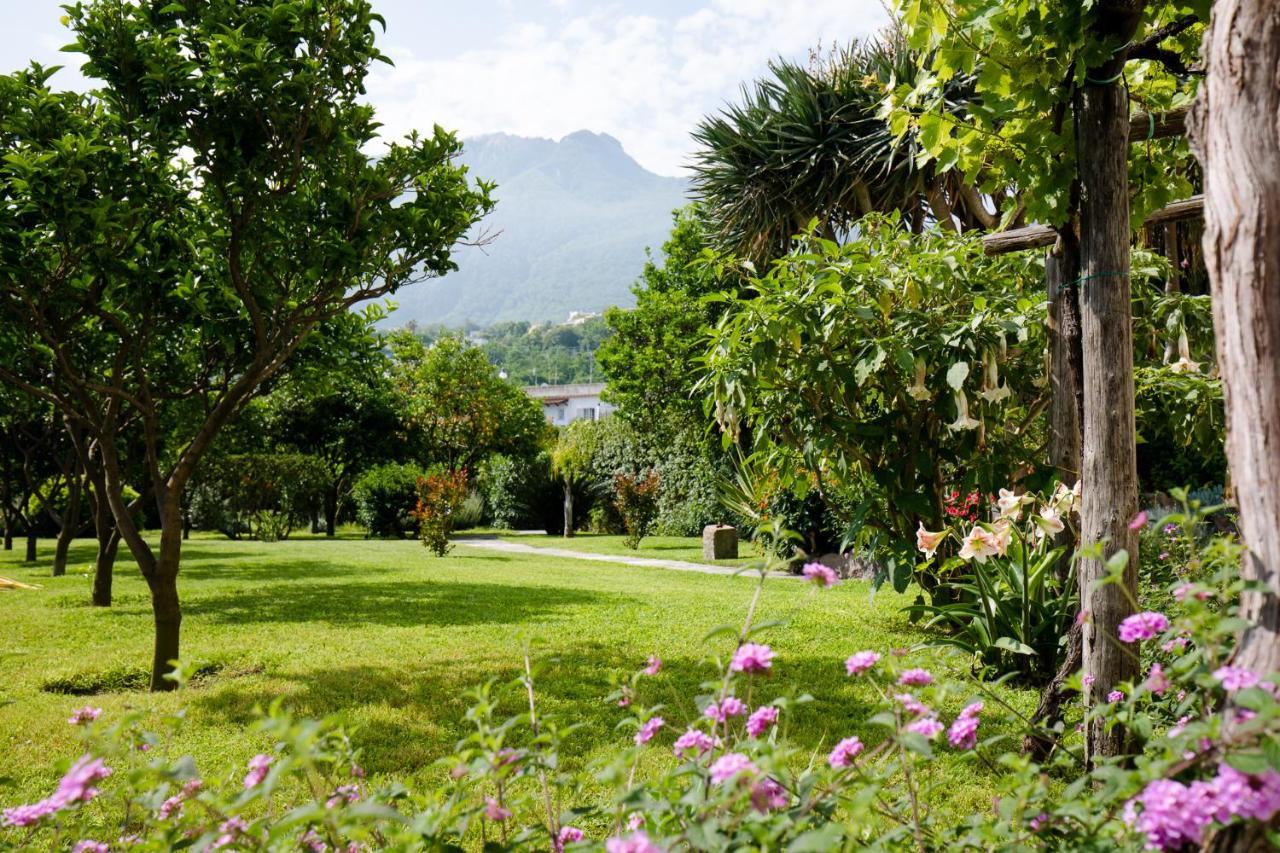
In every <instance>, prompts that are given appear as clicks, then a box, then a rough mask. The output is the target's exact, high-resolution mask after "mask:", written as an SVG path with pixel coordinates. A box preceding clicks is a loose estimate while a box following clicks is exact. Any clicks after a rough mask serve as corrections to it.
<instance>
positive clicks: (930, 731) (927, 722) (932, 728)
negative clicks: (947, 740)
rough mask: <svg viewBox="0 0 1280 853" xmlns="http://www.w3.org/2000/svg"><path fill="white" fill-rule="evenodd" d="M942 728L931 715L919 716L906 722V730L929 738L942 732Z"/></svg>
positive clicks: (931, 738)
mask: <svg viewBox="0 0 1280 853" xmlns="http://www.w3.org/2000/svg"><path fill="white" fill-rule="evenodd" d="M942 729H943V725H942V723H940V722H938V721H937V720H935V719H934V718H933V717H921V718H920V719H918V720H915V721H914V722H911V723H908V724H907V731H909V732H913V733H915V734H918V735H924V736H925V737H926V738H928V739H929V740H933V739H934V738H936V737H937V736H938V735H939V734H940V733H941V732H942Z"/></svg>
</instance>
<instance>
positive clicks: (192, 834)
mask: <svg viewBox="0 0 1280 853" xmlns="http://www.w3.org/2000/svg"><path fill="white" fill-rule="evenodd" d="M1175 523H1181V522H1175ZM1198 553H1199V560H1198V562H1197V566H1196V569H1195V570H1194V571H1189V572H1188V573H1187V574H1186V576H1185V577H1184V578H1183V579H1181V580H1180V581H1179V582H1178V583H1179V585H1178V586H1177V587H1176V588H1174V589H1170V590H1168V591H1167V592H1168V595H1169V600H1170V602H1171V606H1170V607H1168V608H1167V609H1165V610H1161V611H1156V610H1148V611H1144V612H1141V613H1139V614H1138V615H1137V616H1135V617H1134V619H1133V620H1132V621H1131V622H1130V623H1129V627H1128V628H1127V629H1126V643H1125V648H1126V649H1127V650H1128V651H1129V652H1131V653H1132V654H1135V655H1138V656H1139V657H1140V658H1141V659H1142V661H1143V663H1144V675H1143V677H1142V679H1141V680H1140V681H1138V682H1136V683H1132V684H1121V685H1119V686H1118V687H1117V689H1116V691H1115V694H1116V695H1113V696H1112V697H1108V698H1109V701H1107V702H1097V703H1094V704H1093V705H1091V706H1089V707H1087V708H1077V709H1075V710H1074V711H1073V712H1071V714H1070V715H1069V723H1068V726H1067V727H1066V729H1065V731H1063V732H1062V733H1061V736H1060V737H1059V738H1058V740H1057V742H1056V743H1055V745H1054V748H1053V749H1052V750H1050V751H1049V753H1048V757H1047V758H1046V759H1045V761H1044V763H1036V762H1033V761H1032V760H1030V759H1028V758H1027V757H1025V756H1021V755H1018V754H1017V753H1016V752H1013V751H1011V750H1010V748H1009V746H1008V745H1009V744H1011V743H1016V741H1014V740H1011V739H1009V738H1008V733H1009V732H1010V730H1011V729H1012V730H1015V731H1016V730H1018V729H1019V728H1020V718H1019V716H1018V714H1017V713H1016V712H1015V711H1014V710H1013V709H1011V708H1009V707H1008V706H1006V705H1005V704H1004V702H1003V701H1002V699H1001V696H1000V694H998V693H996V692H993V691H992V690H991V689H990V686H989V685H988V684H987V683H986V682H984V681H981V680H975V679H973V678H972V677H970V676H968V675H967V670H968V667H966V666H964V665H962V664H963V661H957V663H958V664H961V665H957V666H954V667H953V666H951V665H950V664H949V663H947V661H946V660H943V659H939V658H937V657H936V656H935V658H933V659H931V660H929V661H918V660H913V659H912V658H911V657H910V656H909V655H908V654H907V653H905V652H902V651H894V650H890V649H884V650H875V649H850V650H848V657H847V659H846V660H844V661H841V660H840V659H838V658H837V657H834V656H833V658H832V660H831V661H830V665H831V666H832V667H833V668H835V667H840V666H841V665H842V664H843V667H844V672H845V673H846V674H847V677H848V678H850V679H853V680H856V681H857V682H859V683H861V684H864V685H866V686H867V687H868V688H869V689H870V690H871V691H872V692H873V693H874V695H875V696H876V697H877V699H876V700H875V703H874V707H872V708H868V709H867V712H868V713H867V715H866V716H865V718H864V719H865V721H864V722H862V723H859V724H857V725H848V724H844V725H841V726H840V727H838V728H836V729H835V730H833V731H831V732H829V733H828V739H827V742H826V745H825V746H823V747H822V748H821V749H820V750H819V751H818V752H817V753H814V752H813V751H812V750H809V749H801V748H800V747H799V746H797V744H796V743H795V741H793V739H792V738H791V737H790V736H789V735H790V732H789V729H790V726H791V725H792V720H793V716H794V711H795V709H796V707H797V706H798V705H800V704H802V703H805V702H807V701H809V700H810V697H809V696H807V695H803V694H800V695H797V693H796V692H794V691H789V690H780V689H777V688H775V687H774V683H775V679H776V678H777V677H778V673H780V672H786V671H787V669H788V666H789V661H788V660H787V658H786V656H785V655H781V654H777V653H776V652H775V650H774V649H773V647H772V645H771V644H770V642H769V639H770V636H769V633H770V632H774V631H777V630H779V628H778V627H777V626H771V625H756V624H754V622H753V614H754V613H755V612H756V610H757V605H758V602H759V600H760V597H761V595H762V594H763V592H764V588H765V577H764V575H763V574H762V576H761V579H760V584H759V585H758V586H757V587H756V590H755V595H754V597H753V600H752V601H751V603H750V605H749V607H748V611H747V617H746V618H745V620H744V622H743V624H742V625H741V627H740V628H737V629H734V628H728V629H719V630H717V631H716V632H713V633H712V634H711V635H709V636H708V640H707V643H708V652H709V653H710V661H709V662H708V664H707V665H706V670H705V672H706V679H705V680H704V681H703V683H702V688H701V690H700V691H699V694H698V695H695V696H687V695H686V696H681V695H675V696H671V695H670V693H669V691H668V690H667V689H666V688H668V687H669V685H668V684H665V683H663V680H664V672H665V669H664V664H663V662H662V660H661V659H660V658H658V657H657V656H656V655H655V656H652V657H650V658H649V659H648V660H647V661H644V662H641V661H637V667H636V669H635V671H634V672H632V673H631V674H630V675H629V676H627V677H626V678H625V679H623V680H622V681H621V682H619V684H618V685H617V689H616V690H615V691H614V692H613V693H612V695H610V696H608V697H606V701H609V702H612V703H614V704H615V705H616V707H617V709H618V711H617V713H618V715H619V729H620V730H621V733H620V737H619V740H618V746H617V749H616V751H615V752H614V754H613V755H612V756H611V757H610V758H609V759H608V760H606V761H605V762H604V763H602V764H601V765H600V766H597V767H595V768H593V769H592V770H591V771H582V772H572V773H571V772H567V771H565V770H564V769H563V764H562V762H561V756H562V754H564V751H565V750H566V748H568V747H571V745H572V738H573V726H572V724H566V723H565V722H563V721H561V720H559V719H556V718H555V717H552V716H548V715H546V714H544V713H543V711H542V709H541V707H540V705H539V702H538V694H537V690H536V684H537V667H536V666H535V665H534V663H533V662H532V661H531V660H530V659H529V658H528V657H527V656H526V660H525V668H524V673H523V674H522V675H521V676H520V677H519V678H517V679H515V680H513V681H511V682H509V683H501V682H497V681H492V682H489V683H488V684H485V685H483V686H482V687H480V688H478V689H476V690H475V691H474V692H473V693H472V703H473V704H472V707H471V710H470V711H469V712H468V715H467V719H468V721H469V722H470V724H471V726H472V731H471V732H470V733H469V734H468V735H466V737H464V738H463V739H462V740H461V741H460V742H459V743H458V744H457V747H456V749H455V751H454V753H453V754H452V755H451V756H449V757H448V758H446V759H445V760H444V761H443V762H442V765H441V768H440V769H441V770H442V776H444V777H447V778H446V781H444V782H443V783H442V784H441V785H440V786H439V787H438V788H436V789H434V790H426V791H422V792H418V793H413V792H410V791H408V790H406V789H405V788H404V787H403V786H402V785H400V784H398V783H395V782H394V781H388V782H380V783H376V784H375V783H372V782H370V781H369V780H368V779H366V777H365V773H364V771H363V770H362V769H361V764H360V753H359V750H358V748H357V747H356V746H355V745H354V744H353V743H352V740H351V738H349V737H348V735H347V733H346V732H345V731H343V729H342V728H341V727H338V726H335V725H333V724H331V723H316V722H310V721H302V720H294V719H293V718H292V717H290V716H289V715H288V714H287V713H285V712H284V711H283V710H282V709H281V708H280V707H279V705H277V706H274V707H273V708H272V709H271V711H270V712H269V713H268V714H267V715H266V716H264V717H263V719H262V720H261V721H260V723H259V726H260V728H261V730H262V731H263V732H264V733H265V734H266V735H267V736H268V737H269V738H270V740H271V741H272V743H273V747H272V748H271V749H269V750H266V751H264V752H262V753H261V754H258V755H254V756H251V757H250V756H246V757H245V758H244V759H243V763H242V764H241V765H240V766H239V767H238V768H235V769H233V771H232V772H231V773H226V772H215V774H214V775H213V776H210V775H204V776H202V775H201V774H200V772H199V770H198V768H197V767H196V766H195V763H194V762H193V761H192V760H191V759H190V758H185V757H182V756H179V755H173V754H169V752H168V747H167V744H168V743H170V742H171V738H170V737H169V736H168V735H169V734H171V732H162V733H161V734H160V735H155V734H150V733H147V732H144V731H142V730H141V728H140V726H139V723H138V719H137V718H136V717H129V716H126V717H124V718H121V719H110V718H109V717H108V715H102V716H99V714H98V711H97V709H95V708H92V707H88V708H84V709H80V710H78V711H76V712H75V713H74V714H73V716H72V717H71V719H70V721H69V724H70V725H75V726H77V727H78V729H79V730H80V731H81V732H82V733H83V734H84V737H85V746H84V747H83V748H78V749H76V750H75V751H74V753H73V754H74V755H76V756H79V758H78V759H77V760H75V761H74V763H72V762H66V763H65V764H64V768H65V775H64V776H63V779H62V781H61V783H60V784H59V785H58V786H57V788H56V790H54V791H53V792H52V793H51V794H50V795H49V796H48V797H47V798H44V799H42V800H39V801H37V802H35V803H31V804H24V805H12V806H9V807H7V808H5V809H4V810H3V817H2V818H0V824H2V827H0V846H3V847H11V848H23V849H29V848H32V847H44V848H48V849H66V848H67V847H72V846H73V845H74V847H73V849H75V850H80V851H99V850H105V849H119V848H125V847H128V848H129V849H138V850H168V849H174V848H178V847H190V848H191V849H194V850H298V849H303V850H371V849H395V850H407V849H423V848H430V849H439V848H453V849H456V848H457V847H462V846H466V847H480V846H482V845H488V846H489V847H490V848H492V849H542V850H547V849H550V850H553V851H566V850H599V849H602V848H603V849H604V850H606V851H608V853H622V852H623V851H661V850H676V849H736V848H750V849H769V850H772V849H783V848H788V849H800V850H827V849H839V848H841V847H844V848H846V849H847V848H851V847H859V848H863V847H871V848H875V849H884V850H897V849H902V850H908V849H913V850H922V849H948V848H956V849H959V848H964V849H1007V848H1020V849H1024V848H1034V847H1043V848H1049V849H1116V848H1119V849H1129V850H1138V849H1143V848H1150V849H1159V850H1167V851H1174V850H1182V849H1186V848H1189V847H1192V846H1196V845H1199V844H1202V843H1205V842H1207V841H1210V840H1211V838H1212V837H1214V836H1216V835H1218V834H1222V833H1234V832H1238V833H1252V834H1251V835H1249V836H1248V838H1250V839H1254V840H1255V841H1256V843H1258V844H1259V845H1260V844H1261V843H1262V841H1261V840H1259V839H1266V838H1267V837H1270V838H1271V840H1272V842H1273V843H1274V842H1275V841H1276V840H1277V839H1276V838H1275V837H1274V835H1272V836H1267V835H1266V833H1267V832H1268V831H1269V830H1268V829H1267V825H1268V824H1269V822H1270V821H1272V820H1273V819H1274V818H1275V817H1276V815H1277V813H1280V704H1278V703H1277V700H1276V693H1277V690H1278V689H1280V688H1277V681H1278V679H1280V674H1276V673H1256V672H1250V671H1248V670H1246V669H1243V668H1242V667H1240V666H1238V665H1236V664H1233V663H1232V662H1231V660H1230V655H1231V641H1230V638H1231V636H1232V635H1233V633H1234V632H1235V631H1237V630H1238V629H1240V628H1241V627H1243V626H1244V623H1243V621H1242V620H1241V619H1239V617H1238V616H1237V615H1236V614H1235V612H1234V604H1233V602H1235V601H1236V600H1237V596H1238V593H1239V588H1240V584H1239V582H1238V581H1236V580H1235V574H1234V564H1235V560H1236V558H1237V557H1238V553H1239V549H1238V546H1236V545H1235V544H1234V543H1232V542H1230V541H1227V540H1214V541H1212V542H1209V543H1206V544H1205V546H1204V548H1202V549H1201V550H1200V551H1199V552H1198ZM815 584H816V585H817V586H818V587H820V588H821V587H824V586H825V584H820V583H816V581H815ZM815 594H821V592H819V591H815ZM921 664H928V665H927V666H922V665H921ZM1087 681H1088V679H1087V678H1086V679H1083V680H1081V681H1080V682H1078V684H1079V685H1080V686H1082V687H1084V688H1085V689H1086V691H1087V687H1088V685H1087ZM660 696H661V697H664V698H667V697H670V699H671V701H670V704H660V703H659V701H658V699H659V697H660ZM513 701H514V702H516V703H518V705H519V707H520V713H518V714H517V715H515V716H504V715H503V713H501V712H500V709H503V708H508V709H509V708H510V707H511V703H512V702H513ZM1090 715H1096V716H1098V717H1101V718H1102V720H1103V722H1104V724H1105V725H1107V726H1123V727H1125V728H1127V729H1129V730H1130V731H1131V732H1132V733H1133V734H1134V735H1135V736H1137V738H1138V741H1139V742H1141V743H1143V744H1145V746H1144V748H1143V751H1142V753H1141V754H1140V755H1138V756H1136V757H1133V758H1131V759H1126V760H1118V761H1111V762H1103V763H1099V764H1098V765H1096V766H1094V767H1092V768H1086V766H1085V764H1084V759H1083V755H1082V745H1081V743H1080V738H1079V737H1078V736H1077V735H1075V734H1074V733H1073V731H1072V727H1071V725H1070V722H1075V721H1077V720H1079V721H1081V722H1084V718H1086V717H1088V716H1090ZM1072 718H1074V719H1072ZM676 721H682V722H676ZM166 725H167V726H175V727H176V726H178V725H181V717H180V715H179V716H175V717H174V718H172V719H170V720H168V721H167V722H166ZM142 745H146V746H147V747H148V748H147V749H145V750H142V749H140V748H139V747H140V746H142ZM942 751H950V752H954V753H959V754H960V755H961V756H963V757H965V759H966V760H969V761H973V762H974V763H975V765H976V766H981V767H984V768H986V772H988V773H990V774H991V775H992V776H993V777H994V778H995V780H996V784H997V785H998V786H999V796H998V797H997V798H996V799H995V801H994V802H993V803H992V808H991V809H990V811H985V812H981V813H977V814H972V815H968V816H966V817H964V818H962V819H959V820H957V819H955V818H954V817H951V816H949V815H948V813H947V812H946V811H945V809H944V808H942V803H943V800H944V798H945V796H946V794H947V781H948V780H946V779H938V778H937V776H936V774H935V775H934V777H933V778H932V780H930V774H929V768H928V764H929V762H930V761H931V760H932V759H934V757H935V756H937V755H938V754H939V753H940V752H942ZM662 754H665V760H663V759H661V758H660V756H661V755H662ZM215 770H216V769H215ZM219 779H220V780H221V781H218V780H219ZM602 791H603V793H602Z"/></svg>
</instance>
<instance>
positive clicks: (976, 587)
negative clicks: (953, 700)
mask: <svg viewBox="0 0 1280 853" xmlns="http://www.w3.org/2000/svg"><path fill="white" fill-rule="evenodd" d="M1078 504H1079V489H1078V488H1076V489H1068V488H1066V487H1065V486H1062V485H1059V487H1058V489H1057V491H1055V492H1054V494H1053V495H1051V496H1050V497H1048V498H1042V497H1039V496H1037V495H1031V494H1022V495H1019V494H1015V493H1013V492H1011V491H1009V490H1007V489H1001V490H1000V496H999V499H998V500H997V501H995V504H994V507H993V508H994V509H995V510H996V514H995V518H994V519H993V520H991V521H978V520H977V512H976V509H975V508H976V506H977V502H976V501H973V502H968V501H966V503H965V507H966V509H965V510H964V511H963V512H956V513H950V512H949V515H950V516H951V517H952V518H953V519H954V520H955V523H954V526H949V527H944V528H943V529H941V530H938V531H930V530H926V529H925V527H924V525H923V524H922V525H920V527H919V529H918V530H917V531H916V547H917V549H918V550H919V551H920V552H921V553H922V554H923V555H924V557H925V562H926V564H928V563H934V562H936V563H939V564H940V565H939V566H937V567H936V568H935V569H934V570H935V571H936V572H937V573H938V574H939V575H940V576H941V578H942V581H941V586H942V588H944V589H947V590H949V591H950V593H951V595H949V596H946V597H944V601H945V602H946V603H938V602H937V600H936V599H937V598H938V597H936V596H935V603H933V604H923V603H921V604H917V605H916V606H915V607H913V608H912V610H913V611H914V612H919V613H926V614H929V615H931V616H932V619H931V620H930V623H929V624H930V625H941V626H945V627H946V628H948V629H949V630H950V633H947V634H945V635H943V636H941V637H940V638H939V641H938V642H940V643H942V644H946V645H950V646H954V647H956V648H959V649H962V650H964V651H965V652H967V653H969V654H971V655H972V656H973V657H974V658H975V660H977V661H978V662H979V663H982V664H985V665H989V666H993V667H995V669H996V670H997V671H999V672H1002V673H1004V672H1016V673H1020V674H1022V675H1024V676H1048V675H1052V674H1053V673H1054V672H1055V671H1056V670H1057V667H1058V661H1059V658H1060V656H1061V654H1062V643H1063V640H1064V639H1065V637H1066V635H1067V631H1068V630H1069V629H1070V627H1071V621H1072V620H1073V619H1074V618H1075V615H1076V603H1075V602H1076V598H1077V594H1076V584H1075V582H1074V578H1073V574H1072V572H1071V570H1070V567H1071V564H1070V563H1069V562H1064V556H1065V555H1064V551H1063V549H1062V548H1061V547H1055V539H1056V537H1057V536H1058V534H1059V533H1061V532H1062V531H1063V530H1064V529H1066V526H1067V525H1068V524H1070V523H1071V517H1072V515H1073V514H1074V513H1075V512H1076V509H1077V507H1078ZM948 542H950V544H951V545H952V548H953V549H954V551H955V556H950V557H942V556H940V555H939V553H938V552H939V550H940V549H942V548H943V547H944V543H948ZM957 545H958V548H957V547H955V546H957ZM947 599H949V600H947Z"/></svg>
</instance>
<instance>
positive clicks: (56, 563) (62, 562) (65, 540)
mask: <svg viewBox="0 0 1280 853" xmlns="http://www.w3.org/2000/svg"><path fill="white" fill-rule="evenodd" d="M83 488H84V480H83V479H82V478H81V477H80V476H79V475H76V476H72V477H69V478H68V479H67V508H66V511H65V512H63V514H62V518H61V519H60V521H59V527H58V541H57V542H56V543H55V544H54V548H53V576H54V577H55V578H57V577H62V576H63V575H65V574H66V573H67V552H68V551H70V550H71V540H72V539H74V538H75V536H76V530H77V529H78V528H79V527H80V496H81V494H82V490H83Z"/></svg>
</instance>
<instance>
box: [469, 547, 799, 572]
mask: <svg viewBox="0 0 1280 853" xmlns="http://www.w3.org/2000/svg"><path fill="white" fill-rule="evenodd" d="M453 541H454V544H456V545H466V546H470V547H472V548H487V549H488V550H490V551H505V552H507V553H509V554H541V555H542V556H544V557H547V556H549V557H564V558H565V559H568V560H592V561H595V562H597V563H620V564H622V565H626V566H647V567H648V568H651V569H668V570H670V571H675V572H698V573H700V574H704V575H736V574H743V575H750V576H752V577H754V576H755V575H756V572H755V571H754V570H748V571H742V570H741V569H736V568H731V567H729V566H710V565H707V564H706V563H690V562H687V561H685V560H663V559H661V558H657V557H626V556H623V555H621V554H592V553H589V552H587V551H573V550H570V549H568V548H543V547H541V546H538V545H526V544H524V543H523V542H507V541H505V540H503V539H485V538H474V539H472V538H468V539H455V540H453ZM769 577H771V578H791V579H797V578H798V577H799V576H798V575H793V574H791V573H790V572H769Z"/></svg>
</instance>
